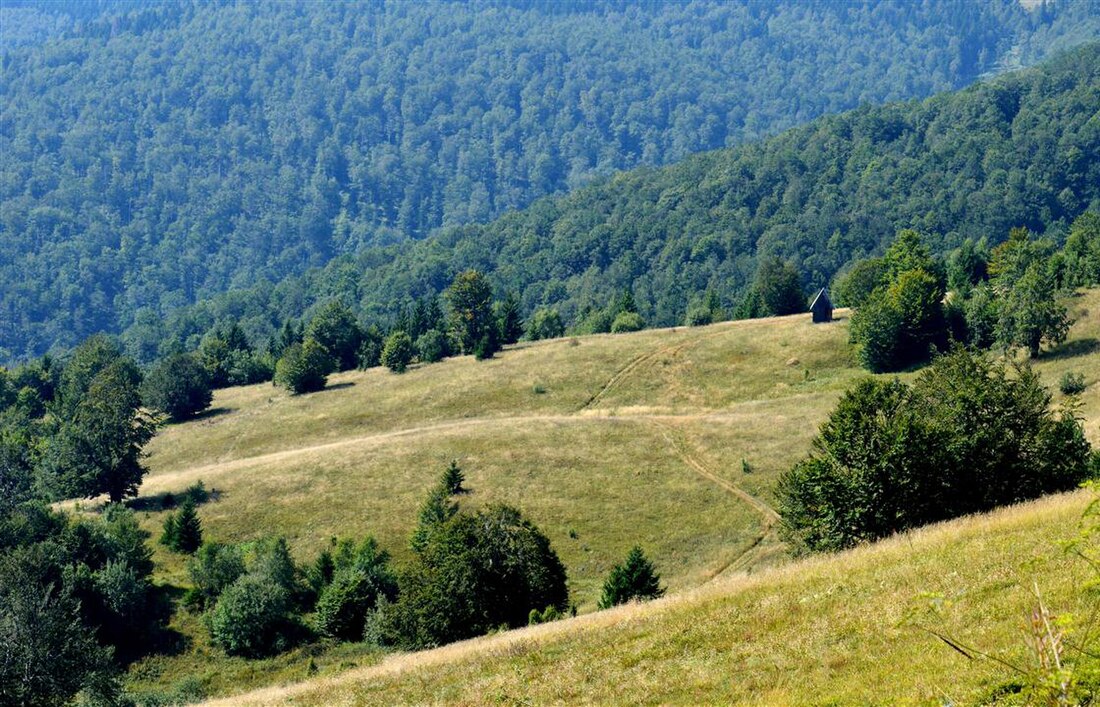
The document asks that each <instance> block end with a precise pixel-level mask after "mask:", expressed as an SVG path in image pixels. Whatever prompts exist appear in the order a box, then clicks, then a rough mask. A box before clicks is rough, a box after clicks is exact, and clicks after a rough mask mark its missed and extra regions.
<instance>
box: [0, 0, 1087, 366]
mask: <svg viewBox="0 0 1100 707" xmlns="http://www.w3.org/2000/svg"><path fill="white" fill-rule="evenodd" d="M1098 15H1100V12H1098V6H1097V3H1096V2H1095V0H1062V1H1061V2H1054V3H1045V4H1043V5H1041V6H1040V7H1039V8H1037V9H1035V10H1031V11H1028V10H1025V9H1023V8H1022V6H1021V5H1019V4H1018V3H1016V2H1014V1H1012V0H983V1H982V2H971V1H970V0H958V1H954V2H947V1H943V2H940V1H929V2H923V3H915V2H910V1H909V0H893V1H886V2H876V3H869V4H865V3H805V2H768V3H756V2H753V3H744V4H742V3H726V2H696V3H692V4H680V3H653V4H648V3H647V4H635V3H630V2H610V1H609V2H591V3H590V2H564V1H560V0H552V1H551V0H547V1H545V2H506V3H488V2H473V3H386V4H381V3H378V4H373V3H372V4H358V3H357V4H345V3H327V2H326V3H321V2H309V3H304V2H303V3H206V2H201V3H200V2H167V3H158V4H154V5H149V4H145V3H135V2H126V1H122V0H101V1H99V2H86V3H71V4H68V5H65V4H60V3H52V2H51V3H46V2H26V1H20V0H5V2H4V3H3V7H2V8H0V23H2V25H3V30H2V31H0V358H7V357H10V356H21V355H24V354H27V353H31V352H40V351H43V350H45V349H47V348H49V347H50V346H53V345H58V346H66V345H69V344H72V343H73V342H75V341H77V340H79V339H80V338H81V337H83V336H85V335H87V334H89V333H91V332H93V331H96V330H100V329H106V330H113V331H118V330H121V329H123V328H126V327H127V326H130V325H132V324H134V322H135V321H137V322H139V323H143V326H144V325H147V324H148V323H149V322H151V321H155V320H156V318H157V317H158V316H160V315H162V314H164V313H167V312H171V311H174V310H176V309H177V308H179V307H180V306H182V305H186V304H187V303H189V302H193V301H195V300H197V299H200V298H204V297H209V296H211V295H213V294H216V293H219V292H222V291H224V290H227V289H230V288H240V287H247V286H250V285H252V284H254V283H255V282H256V281H257V280H258V279H260V278H267V279H271V280H278V279H281V278H283V277H285V276H286V275H289V274H295V273H300V272H302V271H303V270H304V269H305V268H307V267H309V266H316V265H322V264H324V263H326V262H327V261H328V260H329V259H331V258H332V257H333V256H336V255H339V254H342V253H352V252H358V251H360V250H361V249H362V248H364V247H366V246H372V245H377V244H384V243H393V242H399V241H402V240H404V239H406V238H408V237H410V236H412V237H424V236H426V235H428V234H429V233H430V232H431V231H433V229H435V228H437V227H439V226H447V225H461V224H465V223H470V222H479V221H486V220H489V219H491V218H493V217H495V216H497V215H499V214H501V213H503V212H504V211H507V210H509V209H515V208H518V207H523V206H526V205H527V204H529V203H530V202H531V201H532V200H533V199H535V198H537V197H539V196H542V195H545V194H550V193H554V192H559V191H563V190H565V189H571V188H576V187H579V186H581V185H584V184H586V183H587V182H589V181H591V180H592V179H593V178H595V177H598V176H599V175H607V174H609V173H612V172H614V171H616V170H620V169H625V168H630V167H634V166H636V165H660V164H664V163H668V162H671V161H674V160H678V159H681V158H683V157H684V156H686V155H688V154H689V153H692V152H695V151H699V150H705V149H713V148H718V147H723V146H727V145H732V144H735V143H738V142H741V141H743V140H744V139H746V138H756V137H760V136H762V135H766V134H771V133H774V132H777V131H778V130H780V129H782V128H785V127H788V126H791V125H795V124H797V123H800V122H804V121H806V120H809V119H811V118H813V117H815V116H817V115H820V114H822V113H826V112H832V111H837V110H841V109H845V108H850V107H853V106H855V105H857V104H859V103H862V102H880V101H885V100H896V99H903V98H908V97H920V96H926V95H929V94H931V93H933V92H935V91H940V90H945V89H951V88H957V87H959V86H962V85H965V84H967V83H969V82H971V81H973V80H974V79H975V78H976V77H978V76H980V75H984V74H987V73H989V72H994V71H997V70H1000V69H1002V68H1005V67H1011V66H1015V65H1019V64H1026V63H1031V62H1033V61H1035V60H1037V59H1038V58H1040V57H1041V56H1043V55H1044V54H1045V53H1046V52H1047V51H1050V50H1053V49H1057V48H1059V47H1062V46H1066V45H1070V44H1073V43H1076V42H1079V41H1082V40H1084V39H1088V38H1090V37H1095V36H1096V35H1097V28H1098ZM624 267H626V270H627V271H630V270H631V269H632V266H631V265H629V264H627V265H626V266H624ZM520 279H522V278H519V279H515V281H516V282H519V281H520ZM620 279H621V278H620ZM532 296H533V297H536V298H544V295H543V294H541V293H540V294H536V295H532ZM548 297H549V298H550V299H554V298H555V295H553V294H551V295H548Z"/></svg>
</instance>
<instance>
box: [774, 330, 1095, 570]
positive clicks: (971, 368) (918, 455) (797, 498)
mask: <svg viewBox="0 0 1100 707" xmlns="http://www.w3.org/2000/svg"><path fill="white" fill-rule="evenodd" d="M1049 404H1050V394H1049V393H1048V392H1047V391H1046V390H1045V389H1044V388H1043V387H1042V386H1041V385H1040V384H1039V380H1038V377H1037V376H1036V375H1035V374H1034V373H1033V372H1032V371H1031V370H1030V369H1029V368H1027V367H1022V368H1019V369H1018V370H1013V371H1012V375H1009V372H1008V371H1007V370H1006V368H1005V364H1003V363H996V364H995V363H992V362H991V361H989V360H988V359H987V358H985V357H983V356H980V355H977V354H973V353H971V352H969V351H966V350H962V349H960V350H957V351H955V352H952V353H951V354H949V355H946V356H942V357H940V358H939V359H937V360H936V362H935V363H934V364H933V365H932V366H931V367H930V368H929V369H927V370H926V371H924V372H923V373H922V374H921V375H920V377H919V378H918V379H917V381H916V383H915V384H914V385H913V386H912V387H909V386H907V385H906V384H904V383H901V382H900V381H897V380H893V381H878V380H865V381H861V382H860V383H858V384H857V385H856V386H855V387H854V388H853V389H851V390H849V391H848V392H847V393H846V394H845V395H844V397H842V398H841V400H840V402H839V403H838V405H837V407H836V409H835V410H834V411H833V413H832V414H831V415H830V417H829V419H828V420H827V421H826V422H825V423H824V424H823V425H822V427H821V430H820V432H819V434H818V437H817V439H816V440H815V441H814V449H815V450H816V451H815V452H814V453H813V454H812V455H811V456H809V457H807V458H806V459H804V460H802V461H801V462H799V463H798V464H796V465H795V466H794V467H793V468H792V469H790V470H789V471H788V472H786V473H785V474H784V475H783V476H782V477H781V478H780V481H779V486H778V495H779V506H780V513H781V515H782V516H783V529H784V534H785V536H786V537H787V539H789V540H791V541H792V542H793V544H794V545H795V546H796V547H801V548H803V549H808V550H836V549H841V548H845V547H849V546H851V545H854V544H856V543H859V542H862V541H867V540H874V539H877V538H880V537H883V536H886V535H889V534H891V533H895V532H898V531H901V530H905V529H908V528H912V527H916V526H918V525H923V524H925V523H931V522H935V521H939V520H944V519H947V518H953V517H956V516H959V515H964V514H968V513H977V512H984V511H988V510H990V509H991V508H994V507H996V506H1000V505H1005V504H1009V503H1015V502H1018V501H1023V500H1026V499H1030V498H1035V497H1037V496H1040V495H1042V494H1045V493H1052V492H1056V491H1064V490H1068V489H1072V488H1074V487H1075V486H1076V485H1077V484H1079V483H1080V482H1081V481H1082V480H1084V479H1085V478H1087V475H1088V473H1089V455H1090V447H1089V443H1088V441H1087V440H1086V439H1085V436H1084V431H1083V430H1082V427H1081V424H1080V422H1079V421H1078V420H1076V419H1075V418H1074V417H1073V415H1072V414H1071V413H1070V412H1069V411H1061V412H1058V411H1053V410H1051V409H1050V407H1049Z"/></svg>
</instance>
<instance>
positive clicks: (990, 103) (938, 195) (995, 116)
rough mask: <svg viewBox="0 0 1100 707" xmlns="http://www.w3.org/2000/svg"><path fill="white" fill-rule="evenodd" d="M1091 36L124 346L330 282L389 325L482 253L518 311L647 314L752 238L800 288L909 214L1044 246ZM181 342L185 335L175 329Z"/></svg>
mask: <svg viewBox="0 0 1100 707" xmlns="http://www.w3.org/2000/svg"><path fill="white" fill-rule="evenodd" d="M1098 111H1100V46H1098V45H1092V46H1089V47H1085V48H1082V49H1079V50H1076V51H1074V52H1072V53H1069V54H1067V55H1066V56H1064V57H1061V58H1059V59H1056V60H1054V61H1052V62H1049V63H1047V64H1045V65H1044V66H1042V67H1040V68H1036V69H1030V70H1025V71H1022V72H1017V73H1013V74H1009V75H1006V76H1002V77H999V78H996V79H994V80H991V81H988V82H985V83H981V84H979V85H977V86H974V87H971V88H968V89H965V90H963V91H960V92H957V93H953V94H945V95H941V96H936V97H934V98H931V99H928V100H926V101H923V102H908V103H897V104H892V105H887V106H883V107H867V108H860V109H857V110H855V111H852V112H848V113H845V114H841V115H836V116H827V117H823V118H820V119H818V120H816V121H814V122H813V123H811V124H810V125H807V126H805V127H801V128H795V129H792V130H789V131H787V132H785V133H783V134H781V135H779V136H776V137H773V138H770V139H768V140H766V141H763V142H760V143H756V144H752V145H746V146H742V147H737V148H731V149H727V150H721V151H715V152H711V153H707V154H703V155H698V156H694V157H691V158H689V159H687V160H684V161H683V162H681V163H679V164H677V165H674V166H670V167H666V168H662V169H639V170H635V171H633V172H629V173H624V174H619V175H616V176H614V177H611V178H608V179H605V180H603V181H601V182H599V183H597V184H594V185H590V186H588V187H585V188H582V189H580V190H577V191H576V192H574V193H571V194H569V195H567V196H564V197H552V198H546V199H543V200H540V201H538V202H536V203H535V204H533V205H532V206H531V207H529V208H528V209H526V210H524V211H521V212H515V213H511V214H507V215H505V216H504V217H502V218H500V219H498V220H496V221H494V222H492V223H489V224H486V225H466V226H462V227H456V228H452V229H447V230H445V231H443V232H442V233H440V234H438V235H437V236H433V237H431V238H429V239H427V240H423V241H418V242H409V243H405V244H399V245H395V246H389V247H384V248H372V249H367V250H365V251H363V252H362V253H361V254H359V255H358V256H355V257H351V256H345V257H340V258H337V259H335V260H334V261H333V262H331V263H330V264H329V265H328V266H326V267H324V268H319V269H315V270H312V271H310V272H309V273H307V274H306V275H305V276H303V277H299V278H290V279H287V280H285V281H283V282H281V283H279V284H278V285H274V286H272V285H269V284H267V283H264V284H261V285H258V286H255V287H253V288H250V289H247V290H239V291H235V292H231V293H227V294H225V295H223V296H220V297H217V298H215V299H213V300H210V301H206V302H203V303H201V304H199V305H198V306H194V307H191V308H188V309H185V310H181V311H179V312H176V313H174V314H172V315H170V316H169V317H168V319H167V321H166V322H160V321H156V322H139V323H137V324H136V325H134V326H133V327H131V328H130V329H129V330H128V331H127V332H126V334H125V335H124V339H125V341H126V342H127V345H128V348H129V349H130V350H131V351H132V352H134V353H135V355H138V356H144V357H146V358H148V357H150V356H152V355H154V354H155V353H156V351H157V349H158V348H165V347H174V346H177V345H179V344H185V345H186V346H187V348H194V346H195V344H196V343H197V340H198V337H199V336H201V335H202V334H203V333H204V332H206V331H207V330H208V329H210V328H211V327H212V326H213V325H214V324H215V323H217V322H219V321H221V320H223V319H233V320H238V321H239V322H240V324H241V327H242V328H243V329H244V330H245V331H246V332H247V334H248V335H249V337H250V338H252V339H253V340H254V341H262V340H263V339H264V338H266V337H267V336H268V335H269V334H270V333H271V332H272V331H273V330H274V328H275V327H277V326H279V324H280V323H281V322H283V321H285V320H286V319H289V318H294V317H298V316H301V315H302V313H303V312H306V311H308V310H310V308H311V307H313V306H314V305H315V304H317V303H322V302H325V301H327V300H330V299H332V298H339V299H342V300H344V301H345V302H346V303H348V304H349V305H351V306H352V307H353V308H354V307H357V308H358V309H359V310H360V313H361V314H365V315H366V316H367V318H368V319H370V320H372V321H376V322H377V321H380V322H382V323H385V322H386V321H387V320H392V318H393V317H395V316H397V314H398V313H399V311H401V310H402V309H403V308H405V307H407V306H408V304H409V303H410V302H411V300H412V299H413V298H417V299H419V298H423V297H427V296H431V295H434V294H435V293H439V292H442V291H443V290H444V289H445V288H446V287H447V286H448V285H449V284H450V283H451V281H452V279H453V278H454V276H455V275H456V274H457V273H459V272H461V271H463V270H465V269H467V268H476V269H478V270H480V271H482V272H484V273H486V274H487V275H488V277H489V279H490V281H491V282H492V283H493V285H494V287H495V288H496V290H497V292H498V294H503V293H507V292H515V293H517V294H518V295H519V297H520V301H521V309H522V310H523V312H524V313H525V314H527V315H530V314H531V313H532V312H533V311H535V310H537V309H539V308H540V307H552V308H554V309H556V310H557V312H558V313H559V314H560V316H561V317H563V318H564V319H565V321H566V322H573V323H576V322H577V321H578V320H579V319H581V317H582V316H583V315H584V314H585V312H586V311H589V310H592V309H595V308H603V307H605V306H606V305H607V304H608V302H609V301H612V300H613V299H614V298H616V297H618V296H619V295H620V294H621V293H622V292H623V290H624V289H626V290H628V291H630V292H631V293H632V294H633V299H634V301H635V302H636V308H637V311H638V312H639V313H640V314H641V315H642V317H643V318H644V320H645V321H646V322H647V323H648V324H650V325H662V324H665V325H668V324H678V323H681V322H683V321H684V315H685V311H686V310H687V308H688V307H689V305H691V304H692V302H693V301H695V300H696V299H702V297H703V296H704V292H706V291H707V290H708V289H709V290H710V291H711V293H712V294H717V295H718V296H719V298H720V299H721V300H724V302H722V304H724V305H725V307H726V308H727V309H728V308H729V307H731V306H732V305H734V304H736V303H737V301H738V299H739V298H740V297H741V295H742V293H743V291H744V290H745V289H746V287H747V286H748V285H750V284H751V283H752V282H753V279H754V277H755V275H756V271H757V260H758V258H757V255H758V254H763V255H768V256H772V255H774V256H777V257H780V258H782V259H783V260H785V261H789V263H790V264H791V265H792V266H793V268H794V269H795V270H796V271H797V272H799V273H800V274H801V276H802V279H803V286H804V287H805V288H806V291H807V293H809V291H810V289H811V288H813V287H818V286H824V285H827V284H829V283H830V281H831V280H832V278H833V276H834V274H836V273H837V272H838V271H842V270H843V268H844V267H845V266H846V265H847V264H849V263H852V262H855V261H856V260H858V259H860V258H863V257H865V256H868V255H871V254H875V253H879V252H881V251H882V250H883V249H884V247H885V246H886V245H887V244H888V243H889V242H890V241H891V240H892V239H893V237H894V235H895V234H896V233H897V232H898V230H900V229H903V228H915V229H917V230H918V231H920V232H921V233H922V234H923V235H924V239H925V242H926V243H927V244H928V246H929V247H930V248H931V250H932V251H933V252H935V253H945V252H947V251H948V250H950V249H952V248H954V247H956V246H958V245H960V244H961V243H962V242H963V241H964V240H965V239H967V238H969V239H972V240H974V241H978V240H979V239H981V238H987V239H988V240H989V242H990V244H995V243H997V242H999V241H1001V240H1003V239H1004V238H1006V237H1007V235H1008V233H1009V232H1010V230H1011V229H1012V228H1015V227H1021V226H1022V227H1026V228H1028V229H1030V231H1032V232H1033V233H1037V234H1045V235H1047V236H1049V237H1050V238H1051V239H1052V241H1053V242H1055V243H1056V244H1059V243H1061V242H1062V241H1063V240H1064V239H1065V237H1066V235H1067V234H1068V230H1069V225H1070V223H1071V222H1072V221H1073V219H1075V218H1076V217H1077V216H1079V215H1080V214H1082V213H1083V212H1085V211H1086V210H1092V211H1094V212H1095V211H1097V210H1098V209H1100V122H1098V120H1097V115H1098ZM189 340H190V341H189Z"/></svg>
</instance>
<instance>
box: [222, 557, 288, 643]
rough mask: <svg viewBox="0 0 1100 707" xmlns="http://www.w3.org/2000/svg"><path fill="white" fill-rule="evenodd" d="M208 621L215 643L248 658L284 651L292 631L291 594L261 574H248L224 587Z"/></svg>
mask: <svg viewBox="0 0 1100 707" xmlns="http://www.w3.org/2000/svg"><path fill="white" fill-rule="evenodd" d="M209 624H210V638H211V640H212V641H213V643H214V645H216V646H218V647H219V648H221V649H222V650H224V651H225V652H226V653H228V654H229V655H240V656H245V657H247V658H260V657H263V656H266V655H271V654H273V653H278V652H280V651H283V650H286V649H287V648H289V647H290V645H291V640H292V637H293V635H294V632H295V627H294V620H293V612H292V607H291V600H290V595H289V594H288V592H287V591H286V589H284V588H283V587H282V586H280V585H279V584H278V583H277V582H276V581H274V580H273V579H272V578H271V577H268V576H265V575H262V574H247V575H245V576H243V577H241V578H240V579H238V580H237V581H235V582H234V583H233V584H231V585H230V586H229V587H228V588H226V589H225V591H224V592H222V594H221V596H219V597H218V601H217V604H215V605H214V609H213V611H212V612H211V614H210V618H209Z"/></svg>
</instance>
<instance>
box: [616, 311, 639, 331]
mask: <svg viewBox="0 0 1100 707" xmlns="http://www.w3.org/2000/svg"><path fill="white" fill-rule="evenodd" d="M644 328H645V320H644V319H642V315H640V314H638V313H637V312H623V313H621V314H619V315H618V316H616V317H615V320H614V321H613V322H611V333H612V334H625V333H627V332H631V331H641V330H642V329H644Z"/></svg>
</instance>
